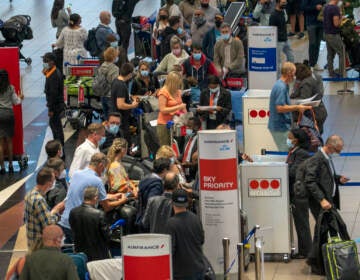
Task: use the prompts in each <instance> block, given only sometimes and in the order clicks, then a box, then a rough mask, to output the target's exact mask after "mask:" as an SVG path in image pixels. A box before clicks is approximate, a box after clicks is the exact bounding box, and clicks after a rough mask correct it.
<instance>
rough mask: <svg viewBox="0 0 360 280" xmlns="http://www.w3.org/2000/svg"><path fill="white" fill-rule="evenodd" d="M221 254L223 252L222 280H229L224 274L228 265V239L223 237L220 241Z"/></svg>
mask: <svg viewBox="0 0 360 280" xmlns="http://www.w3.org/2000/svg"><path fill="white" fill-rule="evenodd" d="M222 244H223V252H224V280H229V279H230V278H229V276H228V275H227V274H226V271H227V269H228V268H229V265H230V251H229V248H230V239H229V238H227V237H225V238H223V240H222Z"/></svg>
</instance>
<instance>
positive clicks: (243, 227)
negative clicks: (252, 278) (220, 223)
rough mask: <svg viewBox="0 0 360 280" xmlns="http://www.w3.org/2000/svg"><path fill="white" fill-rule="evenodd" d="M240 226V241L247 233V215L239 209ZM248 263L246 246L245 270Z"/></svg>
mask: <svg viewBox="0 0 360 280" xmlns="http://www.w3.org/2000/svg"><path fill="white" fill-rule="evenodd" d="M240 227H241V238H240V239H241V242H244V240H245V239H246V238H247V236H248V234H249V223H248V217H247V213H246V211H245V210H243V209H240ZM249 263H250V248H249V247H248V246H245V247H244V268H245V270H247V268H248V266H249Z"/></svg>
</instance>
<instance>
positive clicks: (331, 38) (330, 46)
mask: <svg viewBox="0 0 360 280" xmlns="http://www.w3.org/2000/svg"><path fill="white" fill-rule="evenodd" d="M325 41H326V49H327V64H328V70H329V73H330V74H331V73H333V72H334V58H335V55H336V54H337V55H338V56H339V70H340V75H341V76H342V75H343V73H344V66H345V60H344V59H345V57H344V56H345V55H344V47H343V46H344V45H343V42H342V40H341V37H340V34H325Z"/></svg>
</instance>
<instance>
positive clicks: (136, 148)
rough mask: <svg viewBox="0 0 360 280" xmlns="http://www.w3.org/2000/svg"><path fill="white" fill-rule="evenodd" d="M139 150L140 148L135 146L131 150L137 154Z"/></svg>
mask: <svg viewBox="0 0 360 280" xmlns="http://www.w3.org/2000/svg"><path fill="white" fill-rule="evenodd" d="M138 150H139V147H138V146H135V147H134V148H132V149H131V152H133V153H136V152H137V151H138Z"/></svg>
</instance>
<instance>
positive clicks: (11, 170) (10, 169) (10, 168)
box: [9, 165, 14, 174]
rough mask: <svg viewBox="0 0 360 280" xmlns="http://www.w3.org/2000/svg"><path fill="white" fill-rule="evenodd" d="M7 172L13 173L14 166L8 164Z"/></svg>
mask: <svg viewBox="0 0 360 280" xmlns="http://www.w3.org/2000/svg"><path fill="white" fill-rule="evenodd" d="M9 173H11V174H12V173H14V167H13V166H12V165H9Z"/></svg>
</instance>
